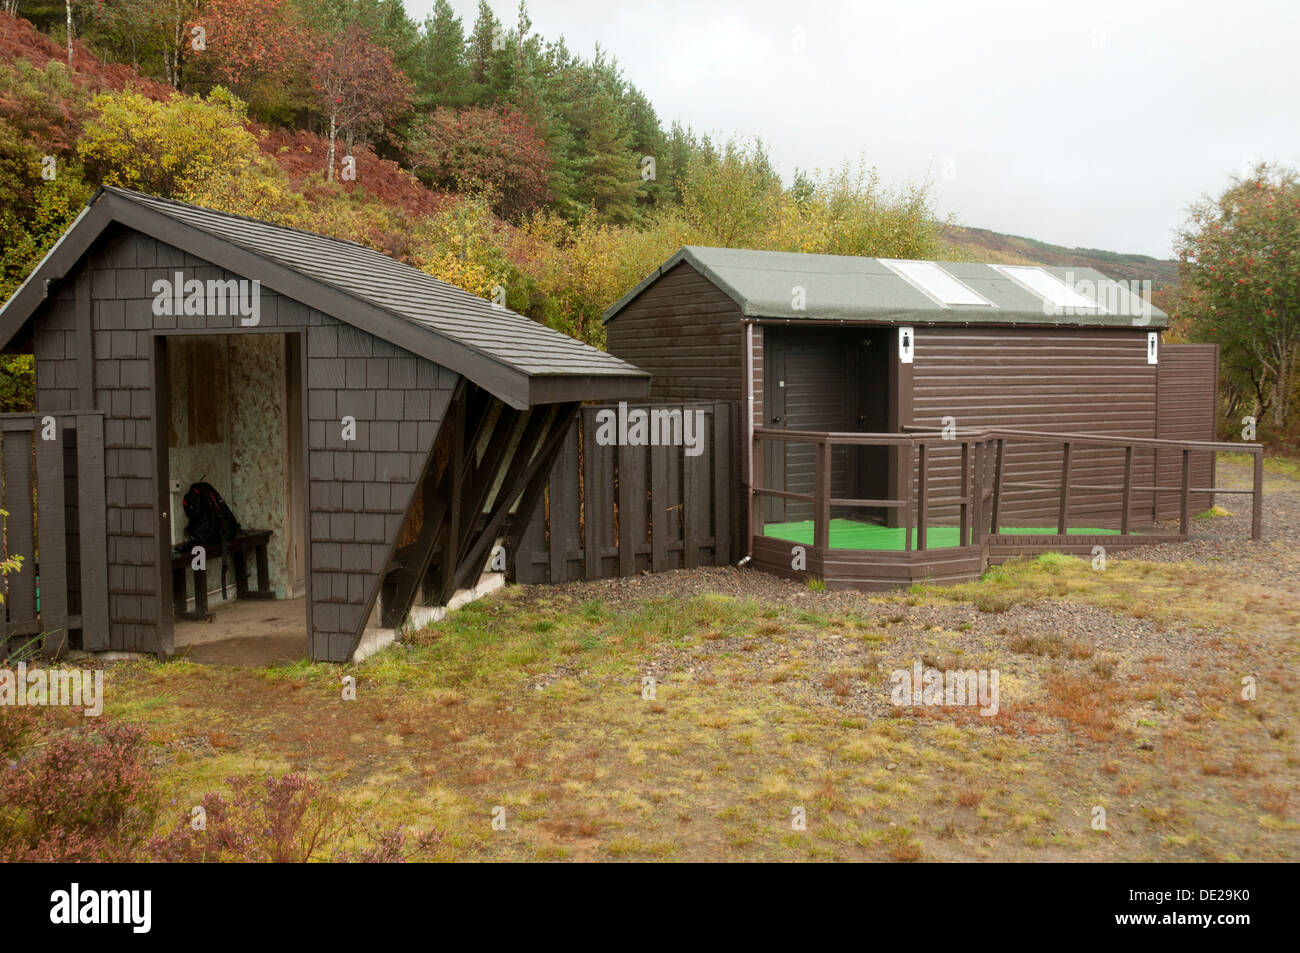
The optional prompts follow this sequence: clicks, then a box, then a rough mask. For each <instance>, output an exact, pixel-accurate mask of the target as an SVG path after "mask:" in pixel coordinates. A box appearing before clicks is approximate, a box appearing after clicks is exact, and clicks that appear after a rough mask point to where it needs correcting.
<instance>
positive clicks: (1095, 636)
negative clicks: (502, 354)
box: [525, 464, 1300, 717]
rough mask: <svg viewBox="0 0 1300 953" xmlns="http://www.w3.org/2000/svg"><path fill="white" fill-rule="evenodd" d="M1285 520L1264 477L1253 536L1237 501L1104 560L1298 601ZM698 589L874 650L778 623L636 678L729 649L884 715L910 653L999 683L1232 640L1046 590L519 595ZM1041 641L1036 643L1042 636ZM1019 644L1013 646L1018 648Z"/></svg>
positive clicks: (689, 576)
mask: <svg viewBox="0 0 1300 953" xmlns="http://www.w3.org/2000/svg"><path fill="white" fill-rule="evenodd" d="M1249 481H1250V470H1249V467H1247V466H1242V465H1235V464H1228V465H1221V467H1220V475H1219V482H1220V485H1221V486H1234V487H1235V486H1241V485H1245V486H1249ZM1225 499H1230V500H1238V499H1242V500H1244V499H1245V498H1238V497H1228V498H1225ZM1298 528H1300V482H1297V481H1295V480H1293V479H1290V478H1287V477H1283V476H1275V475H1272V474H1268V475H1267V476H1266V482H1265V505H1264V538H1263V539H1262V540H1259V541H1255V542H1252V541H1251V540H1250V508H1249V504H1248V503H1246V504H1243V505H1238V507H1237V509H1236V510H1234V511H1233V515H1231V516H1225V517H1217V518H1213V519H1203V520H1197V521H1196V522H1195V524H1194V526H1193V531H1192V533H1193V538H1192V539H1190V540H1189V541H1188V542H1186V543H1181V544H1168V545H1162V546H1153V547H1143V548H1140V549H1135V550H1132V551H1130V552H1128V553H1127V554H1123V553H1120V554H1114V555H1113V556H1112V559H1115V560H1118V559H1132V560H1146V561H1154V562H1177V563H1183V562H1186V563H1191V564H1194V565H1203V566H1220V567H1222V568H1223V569H1224V570H1225V573H1226V576H1225V577H1226V578H1237V579H1241V580H1248V581H1249V582H1251V583H1252V584H1254V585H1257V586H1263V587H1267V588H1269V589H1270V590H1274V591H1279V592H1286V593H1289V594H1290V595H1291V596H1297V597H1300V592H1298V591H1297V585H1298V583H1300V529H1298ZM706 593H720V594H724V595H728V596H733V597H736V598H738V599H750V600H754V601H756V602H759V603H761V604H770V605H777V606H780V607H781V608H782V609H783V610H787V611H788V612H790V613H793V614H795V615H797V613H798V612H799V611H800V610H806V611H808V612H813V613H816V614H817V615H819V616H823V617H829V618H831V619H836V618H837V617H845V618H852V619H856V620H858V621H859V623H860V624H865V625H867V626H869V627H870V628H872V629H877V630H878V631H879V632H881V633H882V634H883V635H884V636H885V638H884V639H883V640H881V641H880V642H879V643H878V644H877V643H874V642H872V641H870V640H867V641H864V640H863V639H862V638H861V637H859V635H858V634H855V630H854V629H853V627H852V626H851V625H849V627H848V628H844V627H839V629H838V630H831V629H816V628H812V627H808V626H803V627H799V626H787V627H786V628H785V630H784V631H781V632H780V635H779V637H776V638H773V637H770V636H769V637H764V636H763V635H762V634H761V633H756V634H753V635H747V636H734V637H731V638H726V639H718V640H715V641H706V642H705V643H704V644H703V645H702V646H697V647H694V648H691V649H689V650H665V651H663V652H661V653H659V654H658V655H657V656H656V657H654V658H648V659H646V660H645V668H644V674H647V675H652V676H654V677H656V678H660V679H663V678H667V677H669V676H671V675H672V673H674V672H689V673H690V674H692V675H700V674H704V675H708V674H710V673H712V671H713V668H714V666H713V662H712V657H715V656H718V655H719V654H726V655H727V656H728V659H729V660H734V659H735V658H736V656H737V652H738V650H740V649H743V650H744V651H743V652H741V653H740V654H741V655H742V656H746V657H747V658H748V660H749V661H748V665H747V668H749V669H751V670H752V672H754V673H755V674H756V676H757V677H759V678H763V679H770V680H772V683H773V685H775V686H776V687H777V688H778V690H779V691H781V692H782V693H783V694H786V695H789V696H792V697H794V698H795V699H797V700H800V701H806V702H808V703H816V704H836V705H840V706H842V707H844V708H847V709H848V710H850V711H854V712H856V713H861V714H868V715H872V716H885V715H888V714H889V712H890V705H889V701H888V697H887V693H886V692H885V691H882V685H887V684H888V677H889V672H890V671H892V670H894V669H896V668H900V667H908V666H910V664H911V662H912V660H914V659H921V660H922V661H923V662H924V664H926V665H930V664H934V665H936V666H937V667H940V668H946V667H950V666H951V667H962V668H972V667H990V668H997V669H999V671H1001V672H1002V673H1003V677H1004V678H1006V677H1007V676H1010V677H1011V679H1013V680H1014V679H1016V678H1018V677H1020V678H1022V680H1023V684H1025V685H1028V684H1029V683H1030V682H1036V681H1037V680H1038V677H1039V676H1041V675H1042V673H1043V671H1044V669H1046V668H1047V667H1049V666H1050V667H1053V668H1064V669H1066V670H1068V671H1073V672H1075V673H1078V674H1086V673H1087V672H1089V671H1090V670H1094V669H1095V667H1096V666H1099V665H1102V666H1106V665H1113V666H1114V669H1115V670H1116V671H1118V672H1119V673H1120V675H1121V677H1123V676H1124V675H1128V674H1131V673H1133V672H1135V671H1137V670H1140V669H1145V668H1149V667H1150V666H1152V665H1153V664H1155V665H1157V666H1158V667H1159V668H1160V669H1162V670H1164V671H1166V672H1169V673H1172V674H1173V675H1174V676H1175V677H1177V676H1179V675H1180V674H1185V673H1187V672H1188V671H1189V670H1190V668H1195V667H1199V666H1200V665H1202V664H1204V660H1205V659H1206V658H1207V653H1211V652H1212V651H1213V650H1212V649H1210V648H1208V647H1207V646H1208V645H1210V644H1213V643H1214V642H1216V641H1217V640H1219V639H1222V638H1229V639H1234V638H1236V635H1235V633H1231V632H1227V631H1222V630H1217V629H1208V630H1207V629H1206V627H1204V626H1200V627H1194V626H1192V625H1188V624H1182V623H1174V622H1170V621H1168V620H1161V619H1157V620H1153V619H1146V618H1135V617H1134V616H1132V615H1129V614H1125V613H1120V612H1114V611H1110V610H1108V609H1105V608H1100V607H1097V606H1092V605H1087V604H1084V603H1082V602H1075V601H1068V600H1056V599H1050V598H1045V599H1040V600H1038V601H1035V602H1031V603H1018V604H1015V605H1012V606H1011V607H1010V608H1009V609H1008V610H1007V611H1005V612H998V613H987V612H981V611H979V610H978V609H977V608H976V607H975V606H974V605H971V604H969V603H961V602H958V603H945V602H942V601H936V600H933V599H927V600H924V601H921V600H909V599H908V598H907V597H906V594H902V593H861V592H851V591H848V592H814V591H811V590H809V589H808V588H807V587H806V586H804V585H801V584H798V583H795V582H791V581H788V580H783V579H779V578H777V577H775V576H771V575H768V574H767V573H763V572H759V571H756V570H750V569H735V568H730V567H710V568H702V569H694V570H678V571H675V572H669V573H659V574H645V575H642V576H636V577H632V578H628V579H607V580H600V581H598V582H592V583H572V584H568V585H565V586H560V587H536V588H535V589H533V590H531V591H530V596H533V594H536V595H535V597H536V598H546V599H549V600H555V599H563V600H566V601H567V600H569V599H572V600H573V601H574V602H577V601H582V600H587V599H599V600H601V601H603V602H605V603H606V604H608V605H610V606H620V605H634V604H637V603H640V602H643V601H646V600H659V599H672V600H679V601H687V600H690V599H691V598H693V597H696V596H699V595H703V594H706ZM525 598H528V597H525ZM913 602H918V603H919V604H915V605H914V604H912V603H913ZM786 618H789V616H786ZM1033 639H1038V640H1040V645H1039V647H1037V648H1032V649H1025V648H1023V645H1024V643H1025V641H1026V640H1033ZM1044 639H1046V640H1047V643H1046V644H1047V646H1048V648H1046V649H1044V648H1043V647H1042V644H1041V640H1044ZM1018 644H1019V645H1020V646H1022V648H1020V649H1019V650H1017V645H1018ZM1053 646H1054V647H1055V648H1053ZM1071 646H1077V647H1078V651H1077V653H1075V654H1076V657H1071V654H1072V653H1071V650H1070V647H1071ZM1153 660H1154V661H1153ZM728 664H730V662H728ZM725 667H726V666H720V668H725ZM784 669H790V670H791V674H790V675H789V677H783V676H782V675H781V674H776V675H773V674H772V673H774V672H776V673H779V672H780V671H782V670H784ZM837 672H841V673H844V674H845V680H846V681H847V682H848V685H849V688H848V691H847V693H846V692H845V680H841V681H840V682H839V683H838V684H836V683H835V682H834V681H833V680H832V678H831V677H830V676H833V675H834V673H837ZM563 674H571V673H553V674H552V676H551V677H560V676H561V675H563ZM546 680H548V679H543V680H542V681H543V682H544V681H546ZM1013 684H1014V682H1013ZM1195 696H1196V692H1195V690H1192V689H1190V688H1189V689H1188V690H1187V691H1186V697H1185V699H1183V704H1187V705H1194V704H1195ZM1004 697H1005V689H1004ZM1021 700H1022V701H1023V700H1026V699H1024V698H1022V699H1021ZM1135 717H1136V716H1135Z"/></svg>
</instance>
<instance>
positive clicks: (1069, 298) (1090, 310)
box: [990, 265, 1110, 314]
mask: <svg viewBox="0 0 1300 953" xmlns="http://www.w3.org/2000/svg"><path fill="white" fill-rule="evenodd" d="M990 267H991V268H994V269H995V270H997V271H999V272H1001V273H1002V274H1004V275H1006V276H1007V277H1008V278H1010V279H1011V280H1012V281H1014V282H1016V283H1017V284H1019V285H1020V286H1022V287H1023V288H1026V289H1027V290H1029V291H1032V292H1033V293H1034V294H1036V295H1038V297H1040V298H1042V299H1043V301H1044V302H1046V303H1047V304H1048V305H1051V310H1055V311H1057V313H1061V312H1064V313H1067V314H1074V313H1076V312H1080V311H1082V312H1085V313H1087V314H1109V313H1110V312H1109V311H1107V310H1106V309H1105V308H1103V307H1101V306H1100V305H1098V304H1097V302H1096V301H1094V300H1092V299H1091V298H1089V297H1088V296H1087V295H1085V294H1083V293H1082V292H1080V291H1077V290H1076V289H1074V288H1072V287H1070V285H1069V284H1067V283H1066V282H1064V281H1062V280H1061V279H1060V278H1058V277H1056V275H1053V274H1051V273H1049V272H1046V271H1044V270H1043V269H1041V268H1036V267H1034V266H1032V265H991V266H990ZM1043 310H1044V311H1048V310H1049V309H1048V308H1046V307H1044V309H1043Z"/></svg>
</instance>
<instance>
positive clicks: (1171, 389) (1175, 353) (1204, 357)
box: [1156, 344, 1219, 520]
mask: <svg viewBox="0 0 1300 953" xmlns="http://www.w3.org/2000/svg"><path fill="white" fill-rule="evenodd" d="M1158 376H1159V388H1160V390H1159V394H1160V396H1159V403H1158V408H1157V420H1156V429H1157V431H1158V433H1157V436H1158V437H1160V438H1161V439H1162V440H1214V439H1215V436H1216V433H1215V428H1216V424H1217V414H1218V411H1217V401H1218V386H1219V348H1218V345H1215V344H1166V345H1165V346H1164V347H1163V348H1162V349H1161V351H1160V364H1159V375H1158ZM1182 466H1183V462H1182V454H1180V453H1176V452H1164V453H1161V454H1160V479H1161V485H1162V486H1163V485H1169V486H1176V485H1178V483H1179V481H1180V480H1181V479H1182ZM1191 477H1192V486H1203V487H1208V486H1214V454H1212V453H1193V454H1192V457H1191ZM1188 503H1189V506H1190V507H1191V511H1192V514H1193V515H1195V514H1196V513H1202V512H1204V511H1205V510H1207V509H1209V508H1210V507H1211V506H1212V505H1213V503H1214V497H1213V496H1212V495H1211V494H1209V493H1193V494H1192V495H1191V498H1190V500H1189V501H1188ZM1179 505H1180V501H1179V498H1178V495H1177V494H1176V493H1164V494H1161V496H1160V502H1159V516H1160V519H1162V520H1165V519H1177V517H1178V510H1179Z"/></svg>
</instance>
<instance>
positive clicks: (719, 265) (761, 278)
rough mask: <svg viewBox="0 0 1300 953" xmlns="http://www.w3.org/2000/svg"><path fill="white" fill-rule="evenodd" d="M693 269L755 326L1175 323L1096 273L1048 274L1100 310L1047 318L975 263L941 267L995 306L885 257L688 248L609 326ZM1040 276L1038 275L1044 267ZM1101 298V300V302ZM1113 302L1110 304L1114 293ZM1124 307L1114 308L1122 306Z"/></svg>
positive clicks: (1024, 290) (1021, 289)
mask: <svg viewBox="0 0 1300 953" xmlns="http://www.w3.org/2000/svg"><path fill="white" fill-rule="evenodd" d="M682 262H685V263H687V264H688V265H690V266H691V267H692V268H694V269H695V270H696V271H698V272H699V273H700V274H702V275H704V277H706V278H708V279H709V281H711V282H713V284H714V285H716V286H717V287H718V289H719V290H721V291H722V292H724V293H725V294H727V295H728V296H729V297H730V298H731V299H732V300H733V301H735V302H736V304H737V305H739V306H740V311H741V314H743V315H744V316H745V317H748V318H755V319H764V318H766V319H778V320H779V319H790V320H798V321H808V320H827V321H863V322H872V323H906V324H926V323H944V324H1036V325H1056V324H1066V325H1075V326H1096V327H1148V328H1153V329H1154V328H1163V327H1165V326H1166V325H1167V324H1168V323H1169V318H1168V316H1167V315H1166V314H1165V313H1164V312H1163V311H1160V310H1159V309H1158V308H1149V311H1146V310H1145V309H1146V308H1147V305H1145V303H1144V302H1142V301H1141V299H1140V298H1138V297H1136V296H1134V295H1131V294H1130V293H1129V290H1128V288H1127V286H1126V285H1124V284H1123V283H1117V282H1114V281H1112V280H1111V279H1109V278H1107V277H1106V276H1105V275H1103V274H1102V273H1101V272H1099V271H1096V270H1094V269H1092V268H1081V267H1073V266H1066V267H1061V266H1057V267H1052V266H1042V267H1041V270H1042V271H1044V272H1046V273H1047V274H1049V275H1054V276H1056V277H1057V278H1059V279H1061V280H1062V281H1065V282H1067V283H1068V284H1070V286H1071V287H1074V288H1076V289H1078V288H1081V289H1082V290H1083V293H1084V294H1085V297H1088V292H1087V289H1088V287H1089V285H1088V284H1086V283H1089V282H1090V283H1091V287H1092V289H1094V292H1093V293H1092V294H1091V296H1090V297H1091V300H1092V301H1093V302H1094V303H1098V302H1099V303H1100V304H1101V305H1102V306H1103V307H1102V308H1101V309H1086V308H1085V309H1077V310H1075V309H1067V310H1066V311H1065V313H1047V312H1046V311H1045V310H1044V299H1043V298H1042V297H1041V296H1039V295H1038V294H1036V293H1035V292H1034V291H1032V290H1030V287H1029V285H1027V284H1026V283H1024V282H1022V281H1020V280H1018V279H1017V277H1014V276H1016V275H1021V274H1023V273H1020V272H1016V271H1015V266H1012V267H1011V268H1010V269H1008V270H1007V271H1003V270H1000V269H1001V268H1002V267H1004V266H996V265H985V264H978V263H973V262H956V261H953V262H934V263H931V264H936V265H938V266H939V267H940V268H942V269H943V271H944V272H946V273H947V275H948V276H950V277H951V278H955V279H957V280H958V281H960V282H962V283H963V284H965V285H966V286H967V288H969V289H970V290H971V291H973V292H975V293H976V294H977V295H978V296H980V297H983V298H984V299H986V300H987V301H988V302H989V303H988V304H950V305H944V304H941V303H940V302H939V301H938V300H937V299H936V298H935V297H932V296H931V295H929V294H927V293H926V292H925V291H923V290H922V289H921V287H920V286H919V285H918V283H916V282H914V281H912V280H909V279H908V278H905V277H903V275H902V274H901V273H900V271H901V269H896V268H895V267H891V266H890V264H887V263H886V261H885V260H882V259H879V258H854V257H849V256H846V255H811V254H799V253H795V252H777V251H751V250H748V249H741V248H704V247H700V246H692V245H688V246H686V247H684V248H682V249H681V250H680V251H678V252H677V253H676V254H675V255H673V256H672V257H671V258H669V259H668V260H667V261H666V262H664V263H663V264H662V265H660V266H659V267H658V268H657V269H655V270H654V272H652V273H651V274H650V275H649V276H648V277H646V278H645V280H643V281H642V282H641V283H640V284H638V285H637V286H636V287H635V288H633V289H632V290H631V291H629V292H628V293H627V294H625V295H624V296H623V297H622V298H620V299H619V300H618V301H617V302H615V303H614V304H613V305H612V306H611V307H610V308H609V309H608V310H607V311H606V312H605V315H604V319H605V321H607V322H608V321H610V320H612V319H613V318H614V317H616V316H617V315H618V313H619V312H620V311H622V310H623V308H625V307H627V305H628V304H630V303H631V302H632V301H633V300H634V299H635V298H636V297H637V296H638V295H639V294H641V292H643V291H645V290H646V289H647V288H648V287H650V285H652V284H654V282H655V281H657V280H658V279H659V278H660V276H662V275H664V274H666V273H667V272H668V271H669V270H670V269H672V268H674V267H676V266H677V265H679V264H681V263H682ZM1036 267H1037V266H1036ZM796 288H802V289H803V294H804V298H805V308H804V309H803V310H799V309H796V307H795V304H796V298H795V291H794V289H796ZM1098 290H1100V293H1098ZM1108 293H1112V294H1114V295H1115V300H1114V301H1108V299H1107V294H1108ZM1116 304H1117V305H1118V307H1116V306H1115V305H1116ZM1108 310H1109V311H1110V312H1111V313H1107V311H1108Z"/></svg>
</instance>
